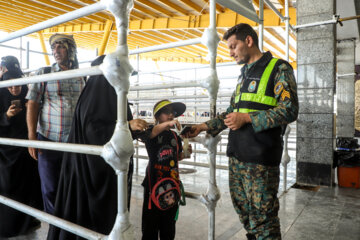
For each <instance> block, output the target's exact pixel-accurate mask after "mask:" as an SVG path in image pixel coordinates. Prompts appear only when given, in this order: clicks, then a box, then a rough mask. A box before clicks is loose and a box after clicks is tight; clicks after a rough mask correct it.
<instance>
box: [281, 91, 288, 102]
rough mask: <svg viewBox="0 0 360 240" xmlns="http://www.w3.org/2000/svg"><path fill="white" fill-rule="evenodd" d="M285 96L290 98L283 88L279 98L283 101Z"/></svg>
mask: <svg viewBox="0 0 360 240" xmlns="http://www.w3.org/2000/svg"><path fill="white" fill-rule="evenodd" d="M286 98H288V99H290V93H289V92H288V91H286V90H284V91H283V92H282V94H281V99H282V100H283V101H284V100H285V99H286Z"/></svg>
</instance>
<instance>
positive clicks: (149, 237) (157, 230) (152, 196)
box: [142, 100, 192, 240]
mask: <svg viewBox="0 0 360 240" xmlns="http://www.w3.org/2000/svg"><path fill="white" fill-rule="evenodd" d="M185 109H186V106H185V104H183V103H180V102H174V103H172V102H170V101H169V100H161V101H159V102H158V103H156V104H155V106H154V111H153V113H154V117H155V121H156V122H155V125H154V127H152V128H150V129H149V130H148V131H149V132H150V133H149V135H150V136H149V138H148V140H146V142H145V146H146V150H147V152H148V155H149V164H148V166H147V168H146V176H145V179H144V181H143V183H142V185H143V187H144V203H143V212H142V234H143V236H142V240H156V239H158V238H159V237H160V239H161V240H165V239H166V240H167V239H169V240H170V239H174V238H175V223H176V220H175V216H176V213H177V211H178V206H179V204H178V202H179V200H180V197H181V196H180V189H179V183H180V179H179V167H178V161H180V160H182V159H183V158H184V153H183V149H182V144H181V138H180V137H179V136H178V135H177V134H176V133H175V132H174V131H171V130H170V128H174V127H176V128H177V129H180V123H179V122H178V121H177V120H176V119H174V118H175V117H178V116H180V115H181V114H183V113H184V111H185ZM189 152H190V153H191V152H192V150H191V146H189Z"/></svg>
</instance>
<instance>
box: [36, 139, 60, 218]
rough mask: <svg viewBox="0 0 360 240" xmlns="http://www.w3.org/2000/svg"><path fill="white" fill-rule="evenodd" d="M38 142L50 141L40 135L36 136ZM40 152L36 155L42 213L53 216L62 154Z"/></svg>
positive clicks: (46, 151)
mask: <svg viewBox="0 0 360 240" xmlns="http://www.w3.org/2000/svg"><path fill="white" fill-rule="evenodd" d="M38 140H41V141H51V140H49V139H47V138H45V137H44V136H42V135H41V134H38ZM40 151H41V153H38V169H39V175H40V180H41V193H42V197H43V202H44V211H45V212H47V213H50V214H53V213H54V205H55V199H56V192H57V188H58V183H59V176H60V170H61V162H62V157H63V152H58V151H53V150H46V149H41V150H40Z"/></svg>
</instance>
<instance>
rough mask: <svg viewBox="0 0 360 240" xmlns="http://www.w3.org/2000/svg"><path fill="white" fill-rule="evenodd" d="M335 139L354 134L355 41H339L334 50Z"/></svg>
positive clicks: (350, 136)
mask: <svg viewBox="0 0 360 240" xmlns="http://www.w3.org/2000/svg"><path fill="white" fill-rule="evenodd" d="M336 63H337V81H336V103H337V104H336V137H349V138H352V137H354V134H355V126H354V123H355V119H354V113H355V83H354V82H355V75H352V74H354V72H355V40H354V39H349V40H341V41H338V43H337V49H336Z"/></svg>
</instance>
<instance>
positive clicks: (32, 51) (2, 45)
mask: <svg viewBox="0 0 360 240" xmlns="http://www.w3.org/2000/svg"><path fill="white" fill-rule="evenodd" d="M0 47H3V48H10V49H15V50H21V51H27V49H24V48H18V47H13V46H8V45H4V44H0ZM29 52H31V53H37V54H44V55H52V54H50V53H45V52H40V51H35V50H29Z"/></svg>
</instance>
